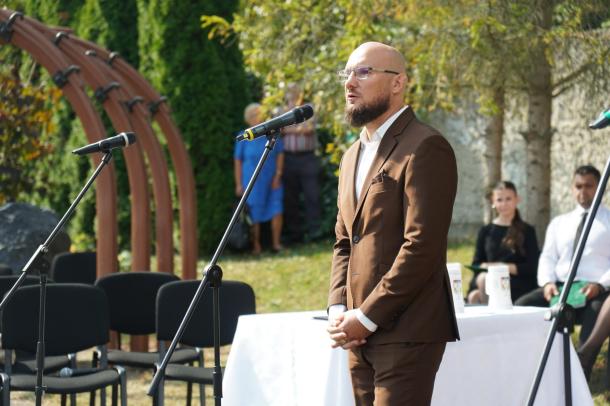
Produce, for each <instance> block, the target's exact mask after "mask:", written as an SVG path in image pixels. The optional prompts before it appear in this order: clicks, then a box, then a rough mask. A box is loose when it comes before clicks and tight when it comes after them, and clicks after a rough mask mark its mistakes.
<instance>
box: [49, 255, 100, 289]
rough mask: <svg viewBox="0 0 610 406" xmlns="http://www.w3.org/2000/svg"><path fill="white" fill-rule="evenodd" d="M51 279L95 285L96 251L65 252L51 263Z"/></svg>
mask: <svg viewBox="0 0 610 406" xmlns="http://www.w3.org/2000/svg"><path fill="white" fill-rule="evenodd" d="M50 276H51V279H53V280H54V281H55V282H58V283H84V284H87V285H93V284H94V283H95V279H96V278H97V265H96V255H95V252H91V251H87V252H64V253H62V254H59V255H56V256H55V258H53V262H52V263H51V272H50Z"/></svg>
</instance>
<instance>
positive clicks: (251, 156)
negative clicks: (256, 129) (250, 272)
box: [233, 103, 284, 255]
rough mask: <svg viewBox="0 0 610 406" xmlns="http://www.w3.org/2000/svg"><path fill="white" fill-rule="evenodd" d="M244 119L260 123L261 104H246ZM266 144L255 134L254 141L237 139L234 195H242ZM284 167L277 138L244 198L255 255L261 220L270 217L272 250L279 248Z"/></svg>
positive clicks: (280, 144)
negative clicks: (252, 185) (250, 222)
mask: <svg viewBox="0 0 610 406" xmlns="http://www.w3.org/2000/svg"><path fill="white" fill-rule="evenodd" d="M244 120H245V121H246V123H247V124H248V126H250V127H252V126H255V125H257V124H260V123H262V122H263V119H262V115H261V106H260V104H258V103H252V104H249V105H248V106H247V107H246V110H245V111H244ZM266 143H267V138H266V137H258V138H256V139H254V140H253V141H240V142H237V143H236V144H235V153H234V156H233V158H234V160H233V162H234V175H235V195H236V196H241V195H243V193H244V189H245V188H246V186H247V184H248V182H249V181H250V178H251V177H252V175H253V174H254V169H255V168H256V165H257V164H258V161H259V160H260V158H261V156H262V154H263V151H264V149H265V144H266ZM283 167H284V153H283V143H282V140H281V139H280V138H278V139H277V142H276V144H275V147H274V148H273V150H272V151H271V153H270V154H269V155H268V157H267V161H266V162H265V165H264V166H263V168H262V170H261V171H260V173H259V175H258V178H257V180H256V183H255V184H254V187H253V188H252V192H251V193H250V196H248V200H247V201H246V204H247V206H248V210H249V214H250V218H251V219H252V253H253V254H255V255H258V254H260V253H261V250H262V248H261V242H260V223H264V222H266V221H269V220H271V243H272V251H273V252H279V251H280V250H281V249H282V246H281V244H280V236H281V233H282V211H283V209H282V198H283V192H284V191H283V188H282V171H283Z"/></svg>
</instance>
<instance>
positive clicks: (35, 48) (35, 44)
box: [0, 9, 118, 276]
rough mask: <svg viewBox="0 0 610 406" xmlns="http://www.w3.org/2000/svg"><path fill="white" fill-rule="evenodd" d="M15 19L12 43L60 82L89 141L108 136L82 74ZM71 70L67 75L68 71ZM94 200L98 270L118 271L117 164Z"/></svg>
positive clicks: (0, 13) (5, 16) (5, 14)
mask: <svg viewBox="0 0 610 406" xmlns="http://www.w3.org/2000/svg"><path fill="white" fill-rule="evenodd" d="M14 13H15V12H14V11H12V10H7V9H0V21H3V22H7V21H8V20H9V18H10V17H11V15H13V14H14ZM13 21H14V23H13V24H12V26H11V27H9V29H10V35H9V36H8V37H9V38H10V39H9V41H8V42H9V43H10V44H12V45H14V46H16V47H17V48H20V49H23V50H24V51H26V52H28V53H29V54H30V55H31V56H32V57H33V58H34V60H35V61H36V62H37V63H39V64H40V65H41V66H43V67H44V68H45V69H46V70H47V71H49V73H50V74H51V75H52V76H53V77H54V80H55V82H56V83H57V84H58V85H61V86H60V87H61V90H62V92H63V94H64V96H65V97H66V99H68V101H69V102H70V105H71V106H72V108H73V109H74V112H75V114H76V115H77V116H78V118H79V119H80V120H81V122H82V123H83V129H84V131H85V135H86V137H87V140H88V141H89V142H95V141H99V140H101V139H103V138H105V136H106V131H105V129H104V125H103V124H102V120H101V118H100V117H99V115H98V114H97V112H96V110H95V108H94V106H93V105H92V103H91V100H90V99H89V97H88V96H87V94H86V93H85V91H84V87H83V81H82V77H81V74H80V73H79V72H78V71H74V70H72V69H69V67H70V63H69V61H68V60H67V59H66V58H65V57H64V56H63V55H62V54H61V52H59V51H58V50H57V49H55V48H54V47H52V46H49V44H48V42H47V41H46V40H45V38H44V37H43V36H42V35H40V33H38V32H37V31H36V30H34V29H32V27H30V26H29V24H28V23H27V22H26V21H24V20H23V19H22V18H16V19H15V18H13ZM67 72H71V73H68V74H67V75H65V73H67ZM91 159H92V161H93V165H94V166H97V165H99V163H100V160H101V157H100V156H99V155H92V156H91ZM95 201H96V212H97V221H98V232H97V242H96V246H97V252H98V255H97V273H98V276H102V275H106V274H109V273H113V272H117V271H118V263H117V255H118V244H117V233H118V226H117V196H116V180H115V174H114V165H112V164H111V165H108V167H107V168H106V170H104V171H102V173H101V174H100V176H99V177H98V178H97V182H96V185H95Z"/></svg>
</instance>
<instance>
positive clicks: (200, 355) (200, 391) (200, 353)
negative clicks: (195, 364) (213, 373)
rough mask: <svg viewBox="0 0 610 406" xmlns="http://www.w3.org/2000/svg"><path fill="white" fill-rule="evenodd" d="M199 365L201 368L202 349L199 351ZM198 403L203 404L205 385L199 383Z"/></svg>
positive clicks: (202, 405) (203, 405)
mask: <svg viewBox="0 0 610 406" xmlns="http://www.w3.org/2000/svg"><path fill="white" fill-rule="evenodd" d="M199 367H200V368H203V349H200V351H199ZM199 404H200V405H201V406H205V385H203V384H199Z"/></svg>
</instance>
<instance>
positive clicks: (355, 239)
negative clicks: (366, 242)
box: [352, 235, 360, 244]
mask: <svg viewBox="0 0 610 406" xmlns="http://www.w3.org/2000/svg"><path fill="white" fill-rule="evenodd" d="M359 241H360V237H359V236H357V235H355V236H353V237H352V242H353V243H354V244H358V242H359Z"/></svg>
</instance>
